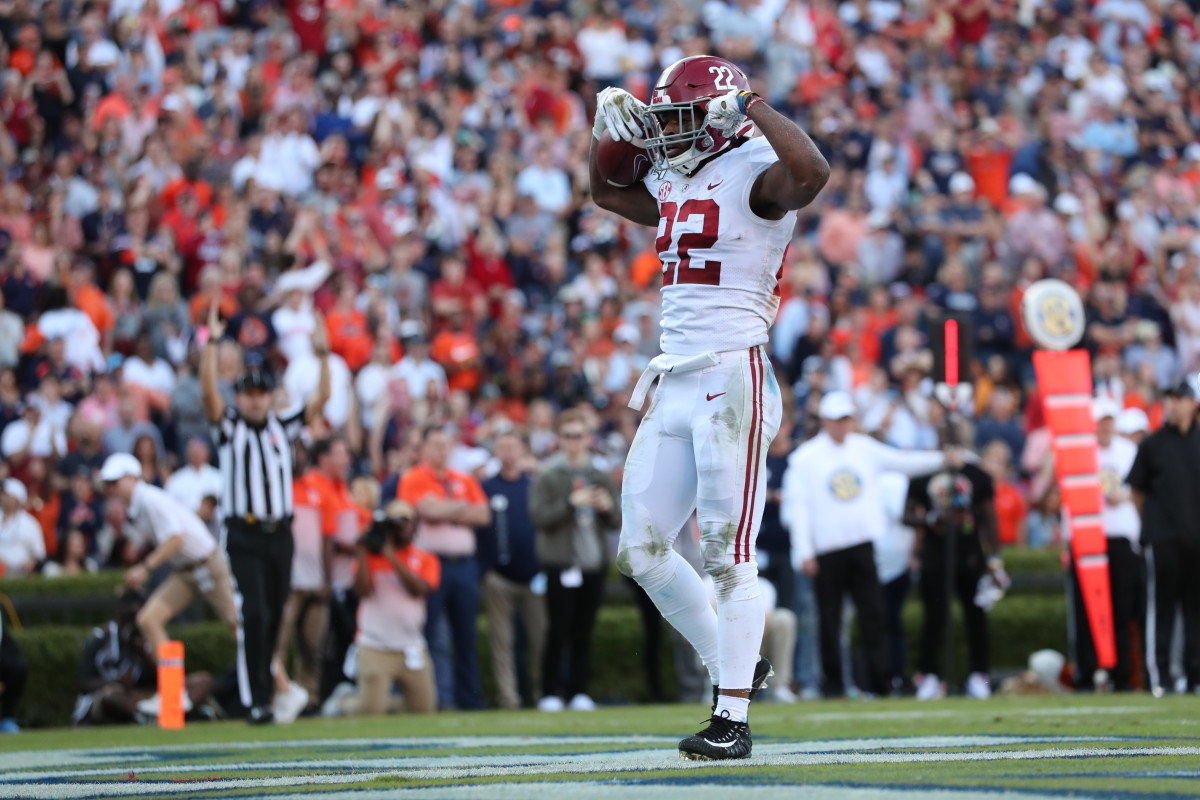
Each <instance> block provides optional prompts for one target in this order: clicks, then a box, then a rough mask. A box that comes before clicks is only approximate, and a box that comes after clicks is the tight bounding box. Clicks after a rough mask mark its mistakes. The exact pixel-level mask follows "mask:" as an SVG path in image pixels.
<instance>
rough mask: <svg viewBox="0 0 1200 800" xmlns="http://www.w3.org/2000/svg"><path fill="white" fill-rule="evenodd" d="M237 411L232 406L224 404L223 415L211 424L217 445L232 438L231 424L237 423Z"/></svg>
mask: <svg viewBox="0 0 1200 800" xmlns="http://www.w3.org/2000/svg"><path fill="white" fill-rule="evenodd" d="M237 420H238V412H237V409H236V408H234V407H233V406H230V405H226V406H225V416H224V417H222V418H221V421H220V422H219V423H217V424H216V425H213V426H211V428H212V436H213V439H215V440H216V442H217V446H218V447H220V446H221V445H223V444H227V443H228V442H229V440H230V439H232V438H233V426H234V425H236V424H237Z"/></svg>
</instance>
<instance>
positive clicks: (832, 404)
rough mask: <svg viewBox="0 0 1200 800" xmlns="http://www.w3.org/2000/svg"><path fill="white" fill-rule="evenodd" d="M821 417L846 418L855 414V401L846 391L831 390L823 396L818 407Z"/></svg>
mask: <svg viewBox="0 0 1200 800" xmlns="http://www.w3.org/2000/svg"><path fill="white" fill-rule="evenodd" d="M817 412H818V413H819V414H820V415H821V419H845V418H846V417H853V416H854V401H853V400H851V399H850V395H848V394H846V393H845V392H830V393H829V394H827V395H825V396H824V397H822V398H821V405H820V407H819V408H818V409H817Z"/></svg>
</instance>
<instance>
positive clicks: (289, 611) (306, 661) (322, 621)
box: [275, 589, 329, 703]
mask: <svg viewBox="0 0 1200 800" xmlns="http://www.w3.org/2000/svg"><path fill="white" fill-rule="evenodd" d="M328 627H329V601H328V600H327V599H325V598H324V597H323V596H322V595H321V593H320V592H316V591H310V590H306V589H293V590H292V591H291V594H289V595H288V599H287V604H286V605H284V607H283V621H282V622H280V624H279V642H278V643H277V644H276V646H275V658H277V659H278V660H279V663H280V664H286V663H287V651H288V645H290V644H291V642H292V636H293V634H294V633H299V634H300V636H299V638H298V639H297V640H296V661H295V663H294V664H293V665H292V668H293V669H292V673H291V674H292V678H293V679H294V680H295V681H296V683H297V684H299V685H300V686H301V687H303V688H304V689H305V690H306V691H307V692H308V697H309V700H310V702H313V703H316V701H317V699H318V697H319V696H320V692H321V662H322V661H323V660H324V655H325V630H326V629H327V628H328Z"/></svg>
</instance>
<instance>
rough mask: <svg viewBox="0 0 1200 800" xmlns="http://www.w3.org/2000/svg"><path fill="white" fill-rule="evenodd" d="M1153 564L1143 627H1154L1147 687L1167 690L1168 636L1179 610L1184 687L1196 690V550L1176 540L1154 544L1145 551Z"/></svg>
mask: <svg viewBox="0 0 1200 800" xmlns="http://www.w3.org/2000/svg"><path fill="white" fill-rule="evenodd" d="M1147 552H1148V556H1147V558H1148V560H1149V561H1152V562H1153V564H1154V571H1153V578H1152V579H1153V581H1154V585H1153V588H1152V590H1151V597H1150V600H1151V602H1152V603H1153V605H1152V606H1151V608H1152V609H1153V610H1148V611H1147V614H1146V617H1147V619H1146V625H1147V626H1150V625H1153V626H1154V654H1153V656H1154V657H1153V660H1151V659H1150V654H1149V653H1147V654H1146V655H1147V662H1148V663H1147V667H1148V668H1149V670H1150V685H1151V686H1152V687H1157V686H1162V688H1164V689H1166V690H1167V691H1170V690H1171V681H1170V674H1169V670H1170V663H1171V635H1172V633H1173V632H1174V631H1175V613H1176V611H1177V610H1178V609H1179V608H1182V609H1183V670H1184V673H1185V674H1186V676H1187V681H1188V687H1189V688H1192V689H1194V688H1196V687H1200V579H1198V578H1197V576H1198V575H1200V547H1187V546H1184V545H1182V544H1180V543H1179V542H1178V541H1172V542H1155V544H1154V545H1153V546H1152V547H1150V548H1147Z"/></svg>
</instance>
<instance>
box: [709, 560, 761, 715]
mask: <svg viewBox="0 0 1200 800" xmlns="http://www.w3.org/2000/svg"><path fill="white" fill-rule="evenodd" d="M765 626H766V615H765V614H764V613H763V606H762V599H761V598H760V597H759V595H758V567H757V565H755V564H754V563H753V562H751V563H749V564H738V565H737V566H734V567H730V568H729V569H727V570H725V571H724V572H723V573H722V574H721V575H720V576H719V579H718V580H717V656H718V661H719V671H720V673H721V688H722V689H749V688H751V687H750V685H751V684H752V683H753V682H754V665H755V664H757V663H758V653H759V649H760V648H761V647H762V640H763V629H764V628H765ZM717 700H718V702H719V701H720V700H721V698H719V697H718V698H717Z"/></svg>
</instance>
